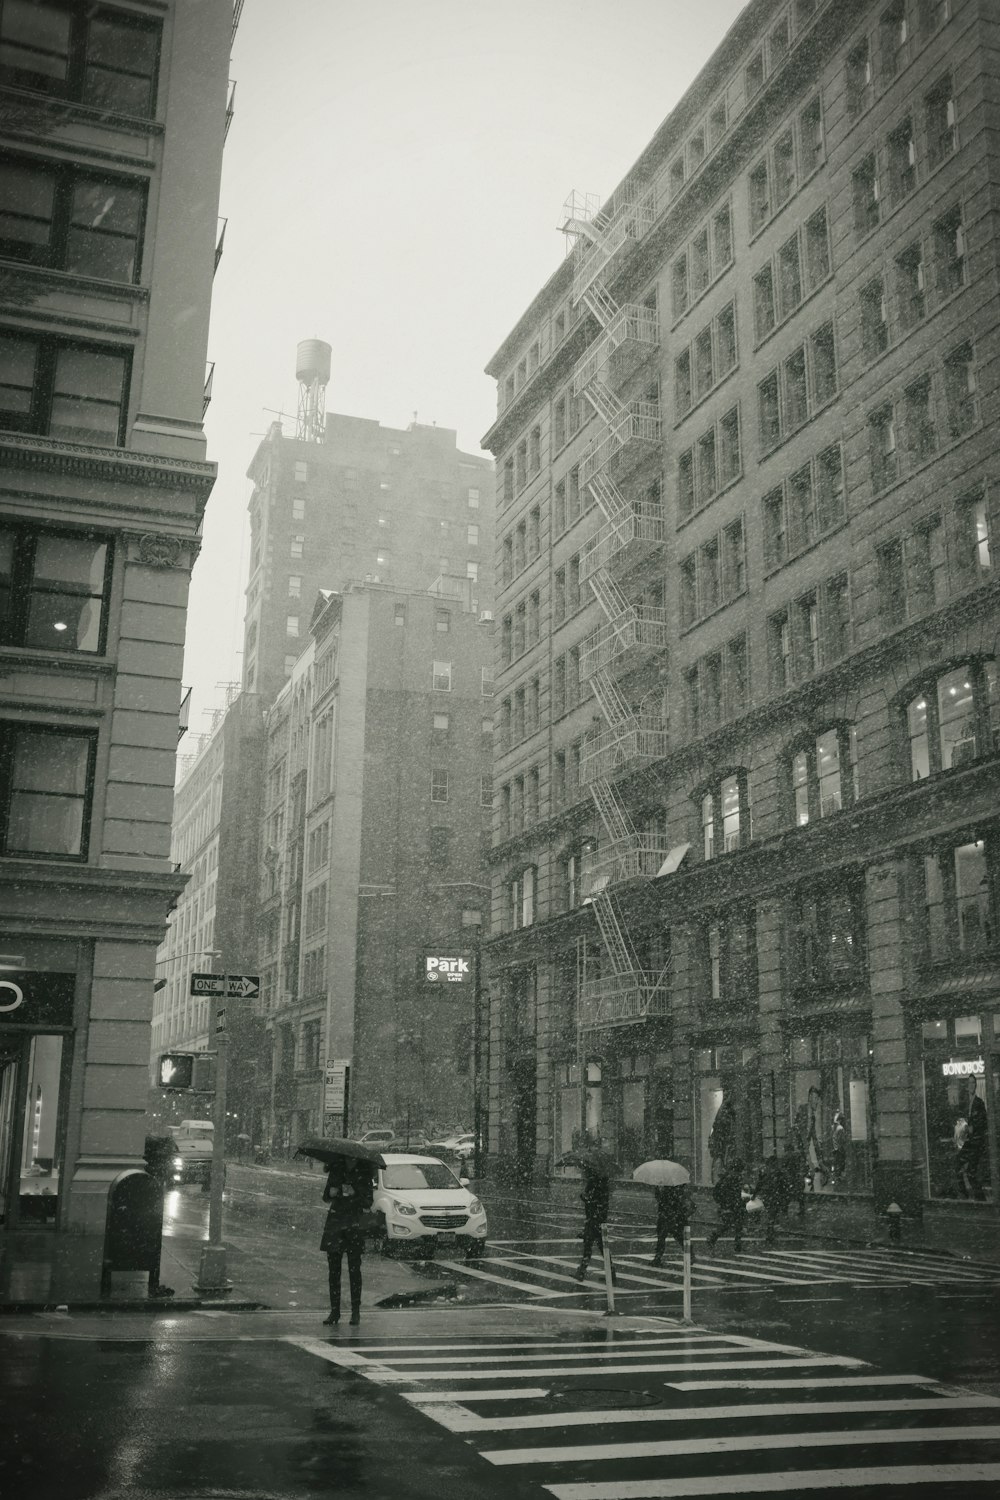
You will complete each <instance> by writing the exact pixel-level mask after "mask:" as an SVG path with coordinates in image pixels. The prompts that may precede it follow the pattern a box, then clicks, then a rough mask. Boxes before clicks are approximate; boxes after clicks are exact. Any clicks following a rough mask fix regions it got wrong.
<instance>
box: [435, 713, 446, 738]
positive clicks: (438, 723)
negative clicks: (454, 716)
mask: <svg viewBox="0 0 1000 1500" xmlns="http://www.w3.org/2000/svg"><path fill="white" fill-rule="evenodd" d="M449 723H450V720H449V716H448V715H447V714H432V715H431V728H432V729H434V730H435V731H436V732H437V733H439V734H447V733H448V725H449Z"/></svg>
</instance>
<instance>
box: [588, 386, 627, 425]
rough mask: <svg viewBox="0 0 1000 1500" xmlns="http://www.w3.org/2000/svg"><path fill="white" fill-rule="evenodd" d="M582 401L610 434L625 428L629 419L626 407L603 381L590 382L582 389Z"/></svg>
mask: <svg viewBox="0 0 1000 1500" xmlns="http://www.w3.org/2000/svg"><path fill="white" fill-rule="evenodd" d="M583 395H584V399H585V400H587V401H589V402H590V404H591V406H592V407H593V408H594V410H595V411H596V413H597V415H598V416H599V417H600V419H601V421H602V422H603V423H604V424H605V426H606V427H607V429H608V431H609V432H610V433H616V432H617V431H618V429H619V428H620V427H623V426H627V425H628V422H629V418H630V413H629V409H628V407H627V406H626V405H625V403H624V402H623V401H620V400H619V398H618V397H617V396H616V395H615V393H614V391H613V390H611V388H610V387H609V386H606V385H605V384H604V382H603V380H591V381H589V382H588V384H587V385H586V386H585V387H584V391H583Z"/></svg>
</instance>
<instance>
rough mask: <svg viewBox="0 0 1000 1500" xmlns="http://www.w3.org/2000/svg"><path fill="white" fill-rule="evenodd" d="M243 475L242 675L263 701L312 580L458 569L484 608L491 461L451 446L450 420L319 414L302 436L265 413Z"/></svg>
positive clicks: (422, 575) (416, 581) (276, 681)
mask: <svg viewBox="0 0 1000 1500" xmlns="http://www.w3.org/2000/svg"><path fill="white" fill-rule="evenodd" d="M247 477H248V478H249V479H250V480H252V482H253V492H252V494H251V496H250V502H249V510H250V575H249V581H248V584H247V604H246V614H245V619H244V650H243V685H244V687H245V688H246V689H247V690H248V691H250V692H255V693H259V694H260V695H261V697H262V698H263V700H264V701H265V702H266V703H270V702H271V701H272V700H273V699H274V697H275V696H276V695H277V693H278V691H279V689H280V688H281V686H282V684H283V683H284V682H285V681H286V680H287V678H288V675H289V672H290V671H291V665H292V662H293V661H294V660H295V658H296V657H297V656H298V654H299V652H300V651H301V650H302V649H303V646H304V645H305V642H306V633H307V628H308V623H309V622H308V615H307V612H308V610H309V609H310V608H311V607H312V603H311V602H312V600H314V599H315V597H316V593H317V591H318V590H319V589H321V588H327V589H331V588H332V589H341V588H346V587H347V586H348V584H350V583H353V582H362V581H363V580H364V579H366V578H370V579H372V580H375V581H377V582H381V583H385V584H389V585H391V586H392V587H394V588H401V589H426V588H429V587H430V586H431V584H432V583H433V581H434V579H435V578H437V577H438V576H440V575H442V574H445V575H449V576H458V577H461V578H468V579H469V580H470V582H471V583H472V584H473V585H474V587H473V597H474V598H475V599H476V600H477V601H478V606H479V609H480V610H489V609H491V608H492V604H493V569H492V558H493V515H494V507H493V474H492V464H491V463H490V460H489V459H488V458H487V457H486V456H485V455H484V454H474V453H462V452H461V451H460V450H459V449H458V447H457V446H456V436H455V433H454V431H453V430H451V429H449V428H447V427H433V426H428V425H427V424H425V423H417V422H416V421H414V422H412V423H411V424H410V426H409V427H407V428H406V429H405V430H402V429H397V428H393V427H383V426H382V425H381V424H380V423H379V422H377V421H374V420H372V419H370V418H367V417H347V416H342V415H340V414H338V413H336V412H330V413H327V415H326V419H325V425H323V426H321V427H320V426H317V427H316V428H315V429H314V431H313V435H312V436H310V437H306V438H301V437H299V438H290V437H283V436H282V431H281V424H280V423H278V422H275V423H273V424H272V426H271V429H270V431H269V433H268V435H267V437H266V438H265V439H264V441H263V442H262V443H261V444H260V445H259V446H258V448H257V452H256V453H255V454H254V457H253V461H252V463H251V464H250V467H249V469H248V471H247Z"/></svg>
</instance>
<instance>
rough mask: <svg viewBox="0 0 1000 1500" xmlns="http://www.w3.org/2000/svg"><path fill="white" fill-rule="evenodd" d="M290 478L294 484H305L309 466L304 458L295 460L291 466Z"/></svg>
mask: <svg viewBox="0 0 1000 1500" xmlns="http://www.w3.org/2000/svg"><path fill="white" fill-rule="evenodd" d="M292 477H293V479H294V480H295V483H296V484H305V483H306V481H307V479H308V478H309V465H308V464H307V463H306V461H305V459H304V458H297V459H295V461H294V463H293V465H292Z"/></svg>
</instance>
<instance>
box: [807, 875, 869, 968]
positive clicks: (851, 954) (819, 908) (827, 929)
mask: <svg viewBox="0 0 1000 1500" xmlns="http://www.w3.org/2000/svg"><path fill="white" fill-rule="evenodd" d="M862 923H863V903H862V902H861V900H860V899H859V898H858V897H857V896H856V895H855V893H854V892H853V891H843V890H840V891H838V890H836V889H833V890H824V891H822V892H818V891H817V892H815V893H805V894H803V895H801V896H799V897H798V898H797V899H796V901H795V902H794V904H793V924H794V943H793V953H794V979H793V988H795V989H803V988H814V987H819V986H824V987H832V986H836V985H850V984H856V983H857V982H858V981H859V980H860V978H861V974H862V965H863V954H864V945H863V938H862V932H863V926H862Z"/></svg>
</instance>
